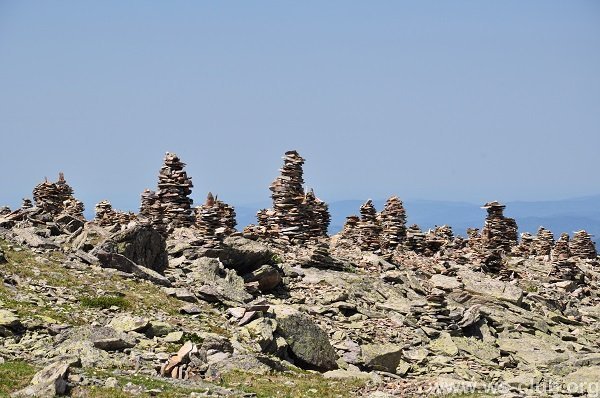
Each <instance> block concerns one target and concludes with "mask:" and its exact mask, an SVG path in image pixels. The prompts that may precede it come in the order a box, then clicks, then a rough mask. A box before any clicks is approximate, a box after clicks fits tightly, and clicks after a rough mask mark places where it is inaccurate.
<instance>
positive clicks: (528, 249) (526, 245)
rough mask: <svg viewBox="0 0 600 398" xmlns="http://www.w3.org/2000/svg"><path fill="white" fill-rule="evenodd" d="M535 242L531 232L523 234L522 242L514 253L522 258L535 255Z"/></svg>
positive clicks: (515, 248)
mask: <svg viewBox="0 0 600 398" xmlns="http://www.w3.org/2000/svg"><path fill="white" fill-rule="evenodd" d="M534 241H535V236H533V235H531V234H530V233H529V232H523V233H522V234H521V241H520V242H519V244H518V245H517V246H515V247H514V249H513V250H514V252H515V254H516V255H518V256H521V257H529V256H530V255H531V254H533V253H534V251H533V243H534Z"/></svg>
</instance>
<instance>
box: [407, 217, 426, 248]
mask: <svg viewBox="0 0 600 398" xmlns="http://www.w3.org/2000/svg"><path fill="white" fill-rule="evenodd" d="M425 238H426V236H425V234H424V233H423V231H422V230H421V227H419V226H418V225H417V224H413V225H411V226H410V227H408V229H407V230H406V239H405V240H404V244H403V246H404V249H405V250H410V251H413V252H415V253H424V252H425V251H426V249H427V244H426V242H425Z"/></svg>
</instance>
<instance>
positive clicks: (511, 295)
mask: <svg viewBox="0 0 600 398" xmlns="http://www.w3.org/2000/svg"><path fill="white" fill-rule="evenodd" d="M458 276H459V277H460V278H461V281H462V282H463V283H464V285H465V290H466V291H467V292H471V293H475V294H479V295H482V296H489V297H491V298H493V299H496V300H504V301H509V302H511V303H515V304H520V303H521V302H522V301H523V290H521V288H519V287H518V286H515V285H512V284H510V283H506V282H502V281H499V280H497V279H492V278H490V277H488V276H486V275H485V274H482V273H477V272H473V271H469V270H461V271H460V272H459V273H458Z"/></svg>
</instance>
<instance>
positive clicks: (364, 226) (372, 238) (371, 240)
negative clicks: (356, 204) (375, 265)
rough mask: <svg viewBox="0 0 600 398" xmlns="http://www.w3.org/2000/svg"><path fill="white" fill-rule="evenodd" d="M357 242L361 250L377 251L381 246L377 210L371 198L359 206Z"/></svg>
mask: <svg viewBox="0 0 600 398" xmlns="http://www.w3.org/2000/svg"><path fill="white" fill-rule="evenodd" d="M358 230H359V241H358V244H359V246H360V248H361V250H363V251H371V252H378V251H379V249H380V248H381V243H380V236H381V225H380V224H379V220H378V219H377V211H376V210H375V206H373V201H372V200H371V199H369V200H367V201H366V202H365V203H364V204H363V205H362V206H361V207H360V222H359V223H358Z"/></svg>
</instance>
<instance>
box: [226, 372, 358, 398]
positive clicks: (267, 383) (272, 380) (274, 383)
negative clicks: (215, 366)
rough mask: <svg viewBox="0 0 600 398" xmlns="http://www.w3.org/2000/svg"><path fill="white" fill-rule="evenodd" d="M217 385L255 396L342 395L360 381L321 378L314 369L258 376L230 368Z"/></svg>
mask: <svg viewBox="0 0 600 398" xmlns="http://www.w3.org/2000/svg"><path fill="white" fill-rule="evenodd" d="M221 385H222V386H224V387H230V388H235V389H238V390H241V391H244V392H248V393H254V394H256V396H257V397H258V398H271V397H277V398H298V397H314V398H344V397H355V396H357V391H358V389H360V388H361V387H362V386H363V385H364V382H362V381H359V380H332V379H325V378H323V377H322V376H321V375H320V374H314V373H299V372H285V373H275V374H271V375H265V376H260V375H255V374H251V373H244V372H240V371H234V372H230V373H227V374H226V375H224V376H223V377H222V379H221Z"/></svg>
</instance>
